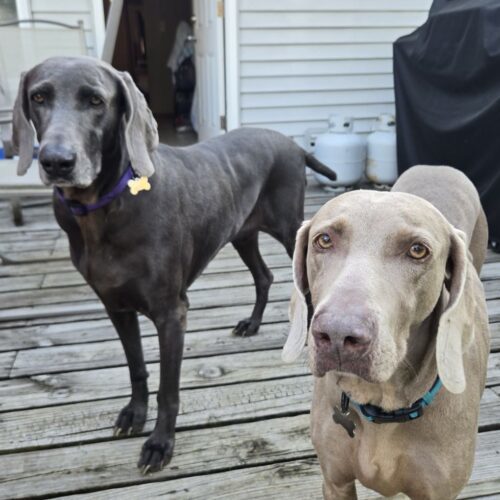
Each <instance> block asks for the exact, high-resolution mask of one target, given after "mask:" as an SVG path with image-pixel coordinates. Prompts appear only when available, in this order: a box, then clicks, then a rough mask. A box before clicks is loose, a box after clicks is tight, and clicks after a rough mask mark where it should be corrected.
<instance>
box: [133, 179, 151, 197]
mask: <svg viewBox="0 0 500 500" xmlns="http://www.w3.org/2000/svg"><path fill="white" fill-rule="evenodd" d="M127 185H128V187H129V189H130V193H131V194H133V195H134V196H136V195H137V193H139V192H141V191H149V190H150V189H151V184H150V183H149V181H148V178H147V177H146V176H143V177H137V178H136V179H130V180H129V181H128V182H127Z"/></svg>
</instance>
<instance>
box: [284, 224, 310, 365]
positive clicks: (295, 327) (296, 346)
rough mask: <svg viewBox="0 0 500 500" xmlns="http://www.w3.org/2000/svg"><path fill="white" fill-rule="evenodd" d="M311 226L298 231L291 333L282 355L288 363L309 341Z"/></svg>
mask: <svg viewBox="0 0 500 500" xmlns="http://www.w3.org/2000/svg"><path fill="white" fill-rule="evenodd" d="M310 226H311V221H305V222H304V223H303V224H302V227H301V228H300V229H299V230H298V232H297V239H296V241H295V250H294V252H293V283H294V285H295V288H294V290H293V293H292V298H291V300H290V308H289V311H288V315H289V318H290V332H289V334H288V338H287V340H286V343H285V346H284V347H283V352H282V353H281V357H282V359H283V361H285V362H287V363H291V362H292V361H295V360H296V359H297V358H298V357H299V356H300V354H301V352H302V350H303V349H304V346H305V345H306V341H307V313H308V311H307V302H306V297H305V295H306V293H307V292H308V291H309V284H308V282H307V268H306V256H307V244H308V239H309V228H310Z"/></svg>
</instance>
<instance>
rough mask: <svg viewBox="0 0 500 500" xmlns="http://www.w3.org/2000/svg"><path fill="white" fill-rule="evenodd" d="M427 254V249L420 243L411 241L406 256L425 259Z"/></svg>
mask: <svg viewBox="0 0 500 500" xmlns="http://www.w3.org/2000/svg"><path fill="white" fill-rule="evenodd" d="M428 255H429V249H428V248H427V247H426V246H425V245H422V243H413V245H412V246H411V247H410V249H409V250H408V256H409V257H411V258H412V259H415V260H422V259H425V257H427V256H428Z"/></svg>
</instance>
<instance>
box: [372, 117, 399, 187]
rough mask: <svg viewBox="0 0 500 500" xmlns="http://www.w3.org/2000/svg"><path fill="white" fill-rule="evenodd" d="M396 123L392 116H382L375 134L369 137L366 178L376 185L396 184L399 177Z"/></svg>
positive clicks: (379, 118)
mask: <svg viewBox="0 0 500 500" xmlns="http://www.w3.org/2000/svg"><path fill="white" fill-rule="evenodd" d="M396 151H397V150H396V121H395V119H394V116H392V115H385V114H384V115H380V116H379V117H378V120H377V126H376V128H375V132H372V133H371V134H370V135H369V136H368V161H367V163H366V177H367V178H368V180H370V181H371V182H374V183H376V184H394V182H396V179H397V177H398V159H397V154H396Z"/></svg>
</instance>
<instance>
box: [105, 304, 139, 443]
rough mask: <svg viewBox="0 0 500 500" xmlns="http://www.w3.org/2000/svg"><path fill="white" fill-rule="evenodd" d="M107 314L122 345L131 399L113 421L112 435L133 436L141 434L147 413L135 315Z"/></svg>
mask: <svg viewBox="0 0 500 500" xmlns="http://www.w3.org/2000/svg"><path fill="white" fill-rule="evenodd" d="M107 312H108V316H109V318H110V319H111V322H112V323H113V325H114V327H115V328H116V331H117V332H118V335H119V337H120V340H121V343H122V345H123V350H124V351H125V356H126V358H127V363H128V369H129V373H130V384H131V386H132V397H131V398H130V402H129V403H128V404H127V405H126V406H125V407H124V408H123V409H122V410H121V411H120V413H119V415H118V418H117V419H116V422H115V430H114V435H115V436H120V435H123V434H129V435H130V434H132V433H134V434H135V433H138V432H141V431H142V428H143V427H144V423H145V422H146V415H147V412H148V384H147V378H148V372H147V371H146V365H145V363H144V356H143V354H142V345H141V333H140V329H139V322H138V320H137V313H136V312H135V311H126V312H123V311H121V312H116V311H111V310H109V309H108V310H107Z"/></svg>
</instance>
